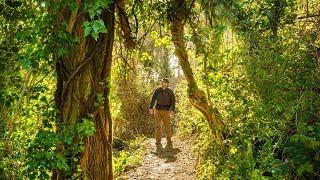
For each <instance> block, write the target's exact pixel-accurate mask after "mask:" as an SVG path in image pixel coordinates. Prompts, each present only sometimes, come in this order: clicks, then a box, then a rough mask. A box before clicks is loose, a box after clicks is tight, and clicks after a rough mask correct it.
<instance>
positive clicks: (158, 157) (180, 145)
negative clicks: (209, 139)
mask: <svg viewBox="0 0 320 180" xmlns="http://www.w3.org/2000/svg"><path fill="white" fill-rule="evenodd" d="M165 141H166V140H165V139H162V146H163V147H165V145H166V142H165ZM144 143H145V145H146V147H147V152H146V154H145V157H144V158H143V162H142V164H141V166H139V167H137V168H135V169H131V170H129V171H128V172H125V173H124V174H122V175H121V176H120V177H119V178H118V179H143V180H145V179H152V180H154V179H165V180H171V179H172V180H173V179H174V180H178V179H179V180H180V179H190V180H194V179H196V171H195V168H196V153H195V152H194V151H193V150H192V149H191V145H190V142H188V140H182V139H181V138H173V150H171V151H167V150H166V149H165V148H163V149H162V150H161V151H160V152H159V153H156V146H155V140H154V139H147V140H145V141H144Z"/></svg>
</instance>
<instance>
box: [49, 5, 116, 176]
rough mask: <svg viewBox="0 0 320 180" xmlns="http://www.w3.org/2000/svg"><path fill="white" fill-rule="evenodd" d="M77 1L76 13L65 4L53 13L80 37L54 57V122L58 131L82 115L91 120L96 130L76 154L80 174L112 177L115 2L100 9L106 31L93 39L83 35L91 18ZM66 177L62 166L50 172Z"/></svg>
mask: <svg viewBox="0 0 320 180" xmlns="http://www.w3.org/2000/svg"><path fill="white" fill-rule="evenodd" d="M77 3H78V4H77V5H78V12H79V13H78V14H76V15H74V12H71V11H70V10H69V8H67V7H65V8H62V9H61V10H60V11H59V12H58V13H57V15H56V20H57V22H58V23H61V22H63V21H66V22H68V25H67V28H66V31H67V32H69V33H71V34H75V35H76V36H77V37H78V39H79V42H78V43H77V45H76V46H75V48H74V49H72V50H71V52H70V53H69V54H68V55H66V56H64V57H61V58H58V60H57V64H56V71H57V76H58V77H57V90H56V97H55V98H56V104H57V107H58V110H59V123H58V124H57V126H58V131H59V128H60V130H61V127H63V126H68V125H76V124H78V123H80V122H81V120H82V118H88V119H90V120H92V121H93V122H94V124H95V134H94V135H93V136H88V137H85V138H84V146H85V148H84V151H83V152H82V153H81V154H79V156H78V159H79V162H80V166H81V170H82V173H83V176H84V177H83V178H85V177H86V178H88V179H97V180H102V179H103V180H105V179H112V176H113V175H112V146H111V142H112V121H111V115H110V108H109V98H108V97H109V91H110V88H109V83H110V82H109V77H110V74H111V61H112V49H113V42H114V21H115V20H114V16H115V15H114V14H115V4H114V3H111V4H109V7H108V9H105V10H103V11H102V12H101V15H100V19H101V20H103V22H104V24H105V26H106V28H107V33H100V34H99V37H98V39H97V40H94V39H93V38H92V37H90V36H88V37H84V26H83V23H84V22H85V21H90V20H89V17H88V15H87V14H86V13H80V12H82V11H83V4H82V3H81V1H77ZM99 97H100V98H99ZM101 97H103V101H102V102H101ZM99 99H100V100H99ZM97 102H98V105H97ZM61 146H62V147H58V149H61V150H62V149H63V150H64V151H71V150H70V149H67V148H66V147H64V145H61ZM68 163H70V162H68ZM67 178H69V177H68V176H67V175H66V173H65V172H64V171H63V170H55V171H54V172H53V179H67Z"/></svg>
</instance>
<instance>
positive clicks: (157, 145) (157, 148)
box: [156, 143, 162, 153]
mask: <svg viewBox="0 0 320 180" xmlns="http://www.w3.org/2000/svg"><path fill="white" fill-rule="evenodd" d="M161 151H162V145H161V144H158V143H157V144H156V153H160V152H161Z"/></svg>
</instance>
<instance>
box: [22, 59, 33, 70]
mask: <svg viewBox="0 0 320 180" xmlns="http://www.w3.org/2000/svg"><path fill="white" fill-rule="evenodd" d="M21 65H22V67H23V68H24V69H27V68H29V67H30V65H31V61H30V59H28V58H23V59H22V60H21Z"/></svg>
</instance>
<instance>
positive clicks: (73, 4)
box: [69, 2, 78, 13]
mask: <svg viewBox="0 0 320 180" xmlns="http://www.w3.org/2000/svg"><path fill="white" fill-rule="evenodd" d="M69 7H70V10H71V12H72V13H76V12H77V11H78V5H77V3H76V2H71V3H69Z"/></svg>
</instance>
